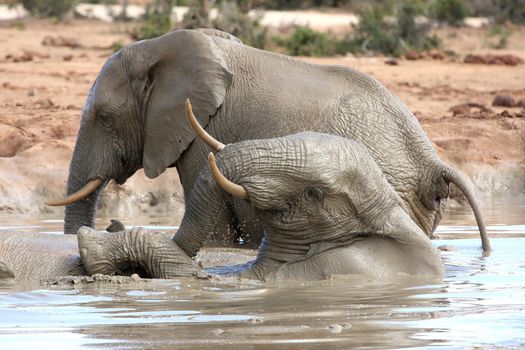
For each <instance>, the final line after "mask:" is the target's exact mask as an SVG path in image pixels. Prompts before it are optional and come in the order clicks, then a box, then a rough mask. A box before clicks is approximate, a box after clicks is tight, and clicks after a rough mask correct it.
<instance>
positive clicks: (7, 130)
mask: <svg viewBox="0 0 525 350" xmlns="http://www.w3.org/2000/svg"><path fill="white" fill-rule="evenodd" d="M24 23H25V24H24V26H23V27H16V26H10V25H8V24H2V26H0V33H1V35H0V73H1V74H0V89H1V91H2V93H1V94H0V179H1V180H2V181H0V216H1V215H11V214H17V215H24V214H27V215H33V214H56V215H57V217H60V216H61V212H62V209H60V208H58V209H57V208H50V207H46V206H44V204H43V203H44V201H45V200H47V199H50V198H56V197H60V196H62V195H63V194H64V192H65V187H66V179H67V174H68V167H69V161H70V158H71V155H72V150H73V147H74V143H75V137H76V133H77V130H78V127H79V122H80V115H81V111H82V106H83V103H84V100H85V98H86V95H87V93H88V91H89V88H90V86H91V84H92V82H93V80H94V79H95V77H96V75H97V73H98V71H99V69H100V67H101V66H102V64H103V63H104V61H105V60H106V59H107V57H109V55H110V54H111V53H112V51H111V49H110V47H111V45H113V44H114V43H116V42H124V43H126V42H129V38H128V37H127V36H126V34H125V29H126V28H125V27H123V26H124V25H121V24H107V23H102V22H96V21H88V20H75V21H72V22H69V23H67V24H55V23H52V22H50V21H45V20H27V21H26V22H24ZM450 31H451V30H449V29H446V30H445V29H444V30H443V32H441V33H439V34H440V36H441V37H442V38H443V40H444V41H445V43H444V45H446V47H449V48H450V49H452V50H454V51H455V52H456V53H457V57H455V58H450V57H446V58H443V59H434V58H432V57H426V58H422V59H418V60H406V59H400V60H398V61H397V63H398V64H397V65H387V64H385V60H386V58H384V57H360V58H359V57H335V58H303V59H305V60H307V61H310V62H315V63H319V64H339V65H344V66H349V67H353V68H356V69H358V70H361V71H364V72H366V73H369V74H370V75H372V76H374V77H375V78H377V79H378V80H380V81H381V82H382V83H383V84H385V85H386V86H387V87H388V88H389V89H390V90H391V91H392V92H393V93H394V94H396V95H397V96H399V97H400V98H401V99H402V100H403V101H404V102H405V103H406V104H407V105H408V106H409V108H410V109H411V110H412V111H413V112H414V113H415V115H416V117H417V118H418V119H419V120H420V122H421V124H422V126H423V128H424V130H425V132H426V133H427V135H428V136H429V138H430V139H431V141H432V142H433V144H434V146H435V147H436V149H437V151H438V153H439V154H440V156H441V157H442V159H443V160H445V161H446V162H448V163H450V164H452V165H454V166H456V167H457V168H459V169H460V170H462V171H463V172H465V173H466V174H468V175H469V176H470V177H471V179H472V181H473V183H474V184H475V186H476V189H477V191H478V194H479V196H480V198H481V200H482V201H483V202H484V203H486V204H487V205H488V203H490V202H491V201H493V200H498V201H500V200H503V201H506V200H510V201H514V200H520V199H521V198H524V195H525V132H524V130H525V128H524V127H525V118H524V117H523V116H524V115H525V110H524V108H522V107H498V106H492V102H493V100H494V98H495V97H496V96H497V95H508V96H511V97H512V98H514V99H515V100H516V101H519V100H520V99H524V98H525V87H524V85H523V80H522V77H523V76H525V64H517V65H515V66H506V65H485V64H466V63H464V62H463V57H465V56H466V55H467V54H487V53H491V54H498V55H500V54H512V55H515V56H517V57H521V58H522V59H525V43H524V42H521V41H520V40H519V39H520V38H523V37H524V35H525V29H524V28H517V29H516V31H515V32H514V34H513V36H512V37H511V38H510V41H509V47H511V48H512V50H493V49H488V48H487V47H485V46H483V45H484V44H483V38H484V35H485V30H484V29H473V28H462V29H459V30H458V31H457V32H455V33H454V34H452V32H450ZM468 103H471V104H472V103H474V104H478V105H482V106H484V107H486V108H489V109H490V110H491V113H488V114H484V115H481V114H479V113H478V112H479V111H478V110H476V109H473V110H471V111H468V112H466V113H464V114H457V113H455V112H454V107H455V106H458V105H462V104H468ZM182 212H183V192H182V188H181V187H180V185H179V180H178V177H177V174H176V171H175V170H174V169H170V170H169V171H167V172H166V173H165V174H163V175H161V176H160V177H159V178H157V179H154V180H150V179H147V178H146V177H145V176H144V174H143V172H142V171H139V172H138V173H137V174H136V175H134V176H133V177H132V178H130V179H129V180H128V182H127V183H126V184H124V185H123V186H118V185H116V184H111V185H110V186H109V187H108V189H107V190H106V191H105V192H104V194H103V196H102V198H101V201H100V207H99V213H100V215H105V216H115V217H121V216H127V217H130V216H134V215H138V214H140V215H147V214H149V213H155V214H158V215H161V214H163V213H166V214H171V213H175V215H176V216H180V215H181V214H182Z"/></svg>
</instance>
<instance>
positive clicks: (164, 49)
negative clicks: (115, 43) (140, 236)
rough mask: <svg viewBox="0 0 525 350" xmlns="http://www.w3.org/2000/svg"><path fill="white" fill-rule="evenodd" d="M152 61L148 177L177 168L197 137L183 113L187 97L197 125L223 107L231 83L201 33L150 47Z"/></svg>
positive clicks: (186, 32) (171, 35)
mask: <svg viewBox="0 0 525 350" xmlns="http://www.w3.org/2000/svg"><path fill="white" fill-rule="evenodd" d="M147 50H148V51H149V52H151V54H152V55H154V56H155V57H156V60H155V63H154V64H153V65H152V66H151V68H150V71H149V74H148V77H149V80H150V89H151V93H150V97H149V100H148V102H147V106H146V111H145V124H146V130H145V136H144V157H143V165H144V170H145V173H146V175H147V176H148V177H149V178H155V177H157V176H159V175H160V174H161V173H163V172H164V170H165V169H166V168H167V167H169V166H170V165H172V164H173V163H175V162H176V161H177V159H179V157H180V155H181V154H182V152H184V150H185V149H186V148H188V147H189V145H190V143H191V142H192V141H193V139H194V138H195V132H194V131H193V130H192V128H191V126H190V125H189V123H188V121H187V120H186V115H185V111H184V102H185V100H186V98H189V99H190V101H191V103H192V106H193V109H194V112H195V115H196V116H197V117H198V119H199V122H200V123H201V125H203V126H206V125H207V124H208V122H209V119H210V116H213V115H214V114H215V113H216V112H217V109H218V108H219V107H220V106H221V104H222V103H223V101H224V97H225V95H226V89H227V88H228V87H229V86H230V84H231V81H232V73H231V72H230V71H229V70H228V67H227V66H226V62H225V60H224V58H223V57H222V53H221V52H220V50H219V48H218V47H217V46H216V45H215V43H214V42H213V41H212V40H211V39H210V38H209V37H208V36H207V35H205V34H203V33H200V32H198V31H192V30H179V31H175V32H172V33H169V34H166V35H163V36H161V37H159V38H156V39H152V40H150V42H148V45H147Z"/></svg>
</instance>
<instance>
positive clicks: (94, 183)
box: [45, 178, 104, 206]
mask: <svg viewBox="0 0 525 350" xmlns="http://www.w3.org/2000/svg"><path fill="white" fill-rule="evenodd" d="M103 182H104V180H102V179H101V178H96V179H93V180H91V181H89V182H88V183H87V184H86V186H84V187H83V188H82V189H80V190H79V191H77V192H75V193H73V194H70V195H69V196H67V197H65V198H62V199H55V200H51V201H48V202H46V203H45V204H46V205H50V206H61V205H68V204H73V203H75V202H78V201H79V200H81V199H83V198H86V197H87V196H89V195H90V194H91V193H92V192H93V191H95V190H96V189H97V188H99V187H100V185H102V183H103Z"/></svg>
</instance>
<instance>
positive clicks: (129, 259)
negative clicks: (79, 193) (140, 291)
mask: <svg viewBox="0 0 525 350" xmlns="http://www.w3.org/2000/svg"><path fill="white" fill-rule="evenodd" d="M215 145H216V146H218V148H219V149H222V150H221V151H220V152H219V153H218V155H217V160H218V164H217V163H216V160H215V157H214V156H213V154H212V153H210V155H209V158H208V159H209V167H206V166H205V167H204V168H203V169H202V171H201V172H200V174H199V176H198V178H197V180H196V181H195V184H194V186H193V188H192V190H191V192H190V194H189V197H188V200H187V207H186V213H185V215H184V218H183V220H182V224H181V226H180V228H179V230H178V232H177V234H176V235H175V236H174V237H173V239H169V238H168V237H166V236H165V235H162V234H148V233H147V232H146V231H141V230H132V231H123V232H119V233H117V234H108V233H101V232H98V231H95V230H94V229H91V228H88V227H82V228H81V229H80V230H79V232H78V239H79V249H80V253H81V256H82V261H83V262H84V264H85V268H86V270H87V271H88V273H90V274H94V273H103V274H112V273H115V272H116V271H118V270H119V269H121V268H122V267H123V266H130V265H133V266H138V267H140V268H141V269H143V270H145V271H147V273H148V274H149V275H150V276H152V277H161V278H174V277H179V276H191V275H194V274H198V273H200V272H202V271H200V268H199V267H197V266H196V265H195V264H194V263H193V261H192V259H191V258H193V257H194V256H195V255H196V254H197V252H198V251H199V249H200V248H201V247H202V246H203V244H204V242H205V241H206V240H207V238H208V235H209V234H210V233H211V232H212V230H213V227H214V224H215V220H216V217H217V215H218V213H219V212H220V211H221V210H222V209H223V207H224V206H225V205H227V203H228V202H231V201H232V199H233V198H238V199H239V200H241V201H244V202H245V203H246V205H247V206H249V207H250V208H251V209H252V212H253V216H254V217H255V218H257V220H258V221H259V222H260V224H261V226H262V227H263V228H264V231H265V237H264V238H263V241H262V243H261V245H260V247H259V251H258V255H257V258H256V259H255V260H254V261H253V262H251V263H249V264H248V265H246V266H243V267H241V268H238V271H237V275H238V276H240V277H246V278H256V279H261V280H281V279H293V280H317V279H324V278H327V277H328V276H331V275H336V274H354V275H360V276H367V277H369V278H372V279H385V278H386V279H391V278H398V277H399V274H405V275H411V276H412V275H425V276H431V277H438V278H439V277H441V276H442V273H443V270H442V263H441V259H440V256H439V254H438V253H437V251H436V250H435V249H434V248H433V246H432V245H431V243H430V239H429V238H428V237H427V236H426V235H425V233H424V232H423V231H422V230H421V229H420V228H419V227H418V226H417V225H416V224H415V223H414V222H413V221H412V219H411V218H410V216H409V215H408V213H407V208H406V206H405V204H404V202H403V200H402V199H401V198H400V196H399V195H398V194H397V193H396V192H395V191H394V189H393V188H392V187H391V186H390V184H389V183H388V181H387V180H386V178H385V176H384V175H383V173H382V172H381V169H380V168H379V167H378V166H377V165H376V163H375V161H374V160H373V158H372V157H371V155H370V154H369V152H368V150H367V148H366V147H365V146H364V145H363V144H361V143H360V142H357V141H352V140H348V139H345V138H342V137H338V136H334V135H329V134H321V133H312V132H303V133H299V134H295V135H291V136H285V137H280V138H274V139H263V140H250V141H242V142H238V143H235V144H230V145H227V146H226V147H224V146H223V145H220V144H217V143H215Z"/></svg>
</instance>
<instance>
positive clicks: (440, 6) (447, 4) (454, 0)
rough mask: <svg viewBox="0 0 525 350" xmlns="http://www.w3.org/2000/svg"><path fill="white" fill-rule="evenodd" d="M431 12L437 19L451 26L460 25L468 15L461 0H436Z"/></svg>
mask: <svg viewBox="0 0 525 350" xmlns="http://www.w3.org/2000/svg"><path fill="white" fill-rule="evenodd" d="M433 12H434V16H435V18H436V19H437V20H438V21H440V22H443V23H447V24H450V25H453V26H459V25H461V24H462V23H463V20H464V19H465V17H467V15H468V11H467V7H466V6H465V4H464V3H463V1H462V0H437V2H436V4H435V7H434V11H433Z"/></svg>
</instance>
